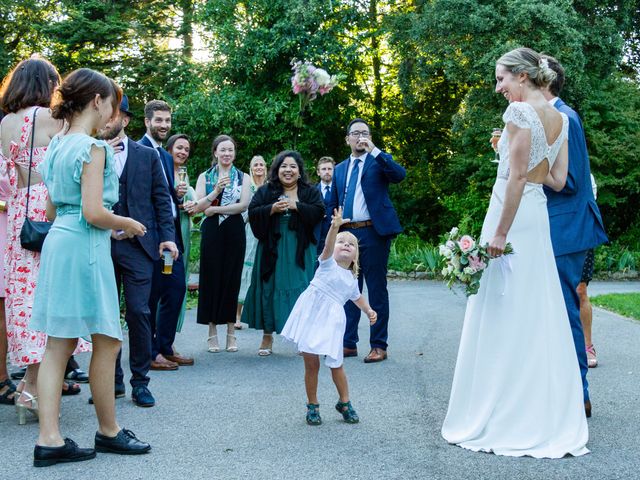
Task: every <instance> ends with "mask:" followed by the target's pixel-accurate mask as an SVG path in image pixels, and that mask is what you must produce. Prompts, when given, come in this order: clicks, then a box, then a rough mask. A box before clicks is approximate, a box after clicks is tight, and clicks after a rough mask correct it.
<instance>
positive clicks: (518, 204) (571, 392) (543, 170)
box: [442, 48, 589, 458]
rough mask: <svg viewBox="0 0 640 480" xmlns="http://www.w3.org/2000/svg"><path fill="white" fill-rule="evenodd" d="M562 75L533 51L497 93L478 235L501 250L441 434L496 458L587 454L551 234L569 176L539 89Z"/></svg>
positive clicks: (472, 303) (507, 61)
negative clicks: (498, 115) (491, 166)
mask: <svg viewBox="0 0 640 480" xmlns="http://www.w3.org/2000/svg"><path fill="white" fill-rule="evenodd" d="M554 77H555V72H553V71H552V70H551V69H550V68H549V67H548V65H547V64H546V63H545V61H542V60H541V59H540V56H539V54H538V53H536V52H534V51H533V50H531V49H527V48H519V49H516V50H513V51H511V52H509V53H507V54H505V55H503V56H502V57H501V58H500V59H499V60H498V62H497V65H496V81H497V83H496V92H497V93H501V94H503V95H504V96H505V97H506V99H507V100H508V101H509V102H510V104H509V107H508V108H507V110H506V111H505V112H504V115H503V120H504V123H505V129H504V132H503V134H502V137H501V139H500V142H499V143H498V149H499V153H500V164H499V165H498V174H497V178H496V182H495V184H494V186H493V193H492V195H491V201H490V204H489V210H488V211H487V215H486V218H485V220H484V224H483V227H482V234H481V237H480V241H481V242H482V243H487V242H488V243H489V253H490V254H491V255H492V256H500V255H501V254H502V253H503V251H504V247H505V244H506V242H511V244H512V245H513V249H514V252H515V253H514V254H513V255H509V256H508V257H504V258H498V259H495V260H493V261H492V262H491V263H490V264H489V266H488V268H487V269H486V271H485V272H484V275H483V276H482V279H481V282H480V289H479V291H478V293H477V295H474V296H471V297H470V298H469V301H468V303H467V311H466V315H465V319H464V326H463V329H462V338H461V340H460V349H459V351H458V359H457V363H456V370H455V374H454V377H453V385H452V387H451V398H450V400H449V409H448V411H447V417H446V418H445V421H444V425H443V427H442V436H443V437H444V438H445V439H446V440H447V441H448V442H449V443H452V444H457V445H459V446H461V447H464V448H467V449H469V450H474V451H484V452H493V453H496V454H498V455H508V456H523V455H529V456H532V457H536V458H560V457H563V456H565V455H567V454H571V455H576V456H577V455H583V454H585V453H588V452H589V450H587V448H586V447H585V445H586V444H587V440H588V436H589V433H588V427H587V420H586V416H585V411H584V404H583V398H582V382H581V379H580V370H579V366H578V359H577V356H576V352H575V347H574V345H573V339H572V336H571V328H570V325H569V320H568V318H567V310H566V308H565V303H564V299H563V296H562V290H561V288H560V281H559V279H558V272H557V269H556V265H555V259H554V256H553V249H552V246H551V238H550V233H549V217H548V213H547V207H546V197H545V194H544V192H543V190H542V184H545V185H547V186H549V187H551V188H553V189H554V190H557V191H559V190H561V189H562V188H563V186H564V184H565V181H566V177H567V165H568V159H567V130H568V120H567V117H566V116H565V115H564V114H561V113H559V112H558V111H557V110H555V109H554V108H553V107H551V106H550V105H549V104H548V103H547V102H546V101H545V99H544V97H543V95H542V92H541V91H540V87H543V86H545V85H547V84H548V83H549V82H550V81H551V80H553V78H554Z"/></svg>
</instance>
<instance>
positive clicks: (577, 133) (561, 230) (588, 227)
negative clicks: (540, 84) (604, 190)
mask: <svg viewBox="0 0 640 480" xmlns="http://www.w3.org/2000/svg"><path fill="white" fill-rule="evenodd" d="M555 108H556V109H557V110H558V111H560V112H562V113H564V114H565V115H567V117H569V139H568V142H569V144H568V146H569V171H568V174H567V183H566V185H565V187H564V188H563V189H562V190H561V191H560V192H556V191H554V190H552V189H550V188H548V187H544V190H545V193H546V195H547V209H548V211H549V223H550V227H551V242H552V244H553V252H554V254H555V255H556V256H560V255H568V254H570V253H577V252H582V251H584V250H589V249H590V248H595V247H597V246H598V245H601V244H603V243H605V242H607V241H608V238H607V234H606V233H605V231H604V225H603V224H602V217H601V216H600V210H599V209H598V205H597V204H596V201H595V199H594V197H593V190H592V188H591V169H590V167H589V154H588V153H587V142H586V140H585V137H584V130H583V128H582V122H581V121H580V117H579V116H578V114H577V113H576V112H575V111H574V110H573V109H572V108H571V107H569V106H568V105H567V104H566V103H564V102H563V101H562V100H560V99H557V100H556V104H555Z"/></svg>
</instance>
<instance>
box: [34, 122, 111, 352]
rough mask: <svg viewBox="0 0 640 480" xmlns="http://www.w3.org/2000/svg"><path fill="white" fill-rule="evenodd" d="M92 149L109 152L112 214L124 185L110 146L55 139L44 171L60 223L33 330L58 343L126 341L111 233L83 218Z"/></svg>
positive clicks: (52, 234)
mask: <svg viewBox="0 0 640 480" xmlns="http://www.w3.org/2000/svg"><path fill="white" fill-rule="evenodd" d="M93 145H95V146H97V147H101V148H104V149H105V151H106V162H105V169H104V187H103V193H102V202H103V205H104V206H105V208H107V209H111V207H112V206H113V204H114V203H116V202H117V201H118V186H119V185H118V176H117V174H116V172H115V171H114V164H113V149H112V148H111V147H110V146H109V145H107V143H106V142H104V141H101V140H96V139H94V138H92V137H89V136H88V135H84V134H70V135H65V136H63V137H55V138H53V140H51V143H50V144H49V148H48V150H47V153H46V156H45V159H44V161H43V162H42V164H41V166H40V169H39V170H40V173H41V174H42V178H43V180H44V182H45V184H46V186H47V189H48V191H49V197H50V199H51V202H52V203H53V204H54V205H55V206H56V219H55V221H54V222H53V225H52V226H51V230H50V231H49V234H48V235H47V238H46V240H45V242H44V246H43V248H42V255H41V257H40V273H39V276H38V282H37V286H36V292H35V301H34V304H33V312H32V316H31V322H30V325H29V326H30V328H31V329H32V330H37V331H41V332H45V333H46V334H47V335H49V336H52V337H57V338H77V337H88V336H90V335H93V334H102V335H107V336H109V337H113V338H117V339H120V340H121V339H122V330H121V328H120V311H119V302H118V292H117V288H116V279H115V274H114V271H113V263H112V261H111V240H110V234H111V231H110V230H103V229H101V228H97V227H95V226H93V225H90V224H89V223H87V221H86V220H85V218H84V217H83V215H82V192H81V185H80V178H81V176H82V167H83V165H84V164H85V163H90V162H91V147H92V146H93Z"/></svg>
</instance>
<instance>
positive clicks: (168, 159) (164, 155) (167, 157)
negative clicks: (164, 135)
mask: <svg viewBox="0 0 640 480" xmlns="http://www.w3.org/2000/svg"><path fill="white" fill-rule="evenodd" d="M138 143H140V144H141V145H144V146H145V147H149V148H152V149H153V150H154V151H155V152H156V153H157V154H158V155H159V157H160V163H161V165H162V169H163V170H164V173H165V174H166V176H167V177H166V178H167V180H168V181H169V183H168V184H167V182H166V181H165V185H166V187H167V189H168V190H167V191H168V193H169V195H170V196H171V200H172V201H173V203H174V205H175V207H176V212H179V210H178V206H179V205H181V204H182V202H181V201H180V199H179V198H178V194H177V193H176V189H175V187H174V185H175V178H174V175H173V157H172V156H171V154H170V153H169V152H167V151H166V150H165V149H164V148H162V147H160V148H159V149H157V150H156V149H155V148H153V145H152V144H151V142H150V141H149V139H148V138H147V137H146V135H145V136H143V137H142V138H141V139H140V140H139V141H138ZM173 223H174V230H175V232H176V233H175V236H174V237H173V238H174V239H175V242H176V245H177V246H178V249H179V250H180V251H181V252H183V251H184V246H183V245H184V244H183V243H182V230H181V229H180V214H179V213H178V215H177V217H176V218H175V219H174V222H173ZM188 240H189V239H187V241H188Z"/></svg>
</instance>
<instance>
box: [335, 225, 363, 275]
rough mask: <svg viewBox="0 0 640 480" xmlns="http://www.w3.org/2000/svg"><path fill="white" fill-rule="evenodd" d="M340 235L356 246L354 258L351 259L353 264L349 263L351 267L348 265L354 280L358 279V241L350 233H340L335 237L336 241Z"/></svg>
mask: <svg viewBox="0 0 640 480" xmlns="http://www.w3.org/2000/svg"><path fill="white" fill-rule="evenodd" d="M341 235H342V236H344V237H347V238H349V240H351V241H352V242H353V244H354V245H355V246H356V257H355V258H354V259H353V262H351V265H349V270H351V273H353V276H354V278H358V273H359V272H360V247H359V246H358V239H357V238H356V236H355V235H354V234H353V233H351V232H340V233H338V235H337V236H336V241H337V240H338V238H339V237H340V236H341Z"/></svg>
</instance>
